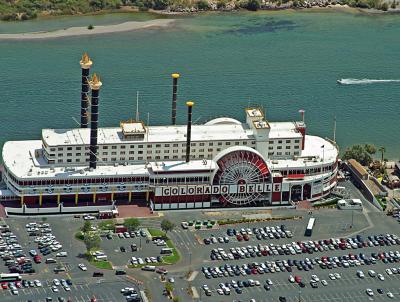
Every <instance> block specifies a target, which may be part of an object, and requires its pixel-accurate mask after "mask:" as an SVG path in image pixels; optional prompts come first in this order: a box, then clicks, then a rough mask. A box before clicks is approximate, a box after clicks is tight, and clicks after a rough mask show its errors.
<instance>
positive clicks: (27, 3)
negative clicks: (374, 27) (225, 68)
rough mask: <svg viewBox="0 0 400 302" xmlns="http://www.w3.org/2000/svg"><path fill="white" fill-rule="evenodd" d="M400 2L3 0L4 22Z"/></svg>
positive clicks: (374, 8)
mask: <svg viewBox="0 0 400 302" xmlns="http://www.w3.org/2000/svg"><path fill="white" fill-rule="evenodd" d="M399 1H400V0H68V1H59V0H0V19H1V20H3V21H24V20H30V19H35V18H37V17H45V16H66V15H87V14H98V13H110V12H133V11H150V12H154V13H159V14H180V13H196V12H203V11H235V10H240V9H247V10H250V11H257V10H282V9H309V8H356V9H359V10H360V11H365V12H371V13H376V12H400V2H399Z"/></svg>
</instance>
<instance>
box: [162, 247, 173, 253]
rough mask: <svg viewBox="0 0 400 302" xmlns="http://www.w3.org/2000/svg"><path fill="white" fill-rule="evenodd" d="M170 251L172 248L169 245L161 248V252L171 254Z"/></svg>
mask: <svg viewBox="0 0 400 302" xmlns="http://www.w3.org/2000/svg"><path fill="white" fill-rule="evenodd" d="M172 252H173V249H172V248H170V247H164V248H162V249H161V254H167V255H171V254H172Z"/></svg>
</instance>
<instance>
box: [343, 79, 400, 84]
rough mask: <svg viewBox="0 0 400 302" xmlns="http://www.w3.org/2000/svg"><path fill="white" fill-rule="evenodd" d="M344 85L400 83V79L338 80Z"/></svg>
mask: <svg viewBox="0 0 400 302" xmlns="http://www.w3.org/2000/svg"><path fill="white" fill-rule="evenodd" d="M337 82H338V83H339V84H342V85H365V84H378V83H400V80H393V79H387V80H376V79H340V80H337Z"/></svg>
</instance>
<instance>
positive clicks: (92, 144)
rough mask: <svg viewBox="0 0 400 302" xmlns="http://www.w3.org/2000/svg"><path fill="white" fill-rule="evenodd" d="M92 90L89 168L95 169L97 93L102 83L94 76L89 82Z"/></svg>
mask: <svg viewBox="0 0 400 302" xmlns="http://www.w3.org/2000/svg"><path fill="white" fill-rule="evenodd" d="M89 84H90V88H91V89H92V98H91V101H92V107H91V115H90V146H89V168H93V169H96V167H97V128H98V123H99V92H100V87H101V85H102V83H101V82H100V79H99V78H98V77H97V75H96V74H94V75H93V78H92V80H91V81H90V82H89Z"/></svg>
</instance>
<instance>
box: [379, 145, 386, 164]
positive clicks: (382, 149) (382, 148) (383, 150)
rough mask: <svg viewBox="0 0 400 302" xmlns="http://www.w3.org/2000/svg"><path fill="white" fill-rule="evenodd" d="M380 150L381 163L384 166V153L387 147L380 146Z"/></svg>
mask: <svg viewBox="0 0 400 302" xmlns="http://www.w3.org/2000/svg"><path fill="white" fill-rule="evenodd" d="M378 151H379V152H381V165H382V166H383V154H384V153H385V152H386V148H385V147H379V149H378Z"/></svg>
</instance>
